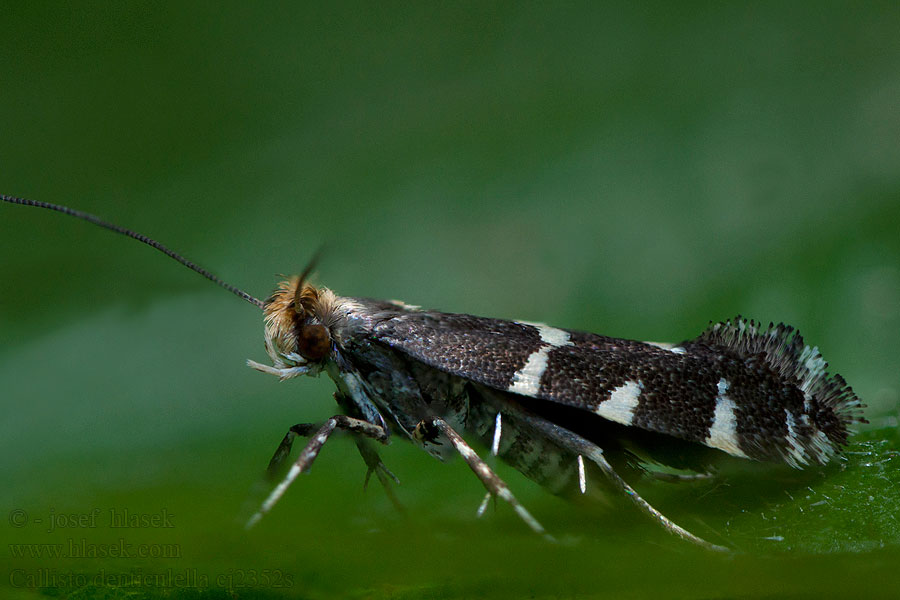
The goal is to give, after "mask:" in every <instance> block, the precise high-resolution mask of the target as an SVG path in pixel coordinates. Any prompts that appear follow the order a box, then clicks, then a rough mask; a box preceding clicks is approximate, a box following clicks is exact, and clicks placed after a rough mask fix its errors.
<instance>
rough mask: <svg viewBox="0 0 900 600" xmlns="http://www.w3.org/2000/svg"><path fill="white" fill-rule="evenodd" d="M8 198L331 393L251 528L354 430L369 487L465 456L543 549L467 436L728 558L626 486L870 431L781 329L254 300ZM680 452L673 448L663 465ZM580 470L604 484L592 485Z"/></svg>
mask: <svg viewBox="0 0 900 600" xmlns="http://www.w3.org/2000/svg"><path fill="white" fill-rule="evenodd" d="M0 198H2V199H3V201H5V202H9V203H13V204H21V205H27V206H36V207H39V208H46V209H50V210H55V211H58V212H62V213H65V214H68V215H71V216H74V217H77V218H79V219H83V220H86V221H89V222H91V223H94V224H95V225H99V226H101V227H104V228H106V229H110V230H112V231H115V232H116V233H120V234H122V235H126V236H128V237H132V238H134V239H137V240H139V241H141V242H144V243H145V244H148V245H150V246H152V247H154V248H156V249H157V250H160V251H161V252H163V253H165V254H166V255H168V256H170V257H172V258H174V259H175V260H177V261H179V262H180V263H182V264H183V265H185V266H187V267H188V268H190V269H192V270H194V271H197V272H198V273H200V274H201V275H203V276H204V277H206V278H207V279H210V280H211V281H213V282H215V283H217V284H218V285H221V286H222V287H224V288H226V289H227V290H229V291H230V292H232V293H234V294H236V295H237V296H239V297H240V298H242V299H244V300H246V301H247V302H250V303H251V304H253V305H254V306H256V307H258V308H260V309H261V310H262V312H263V318H264V321H265V349H266V352H267V354H268V355H269V358H270V360H271V363H272V364H271V365H269V364H262V363H259V362H256V361H253V360H248V361H247V364H248V365H249V366H250V367H252V368H254V369H256V370H257V371H261V372H262V373H266V374H269V375H274V376H276V377H278V378H279V380H281V381H284V380H287V379H292V378H294V377H298V376H301V375H309V376H318V375H319V374H321V373H323V372H324V373H326V374H327V375H328V376H329V377H330V378H331V379H332V380H333V381H334V382H335V384H336V386H337V392H336V393H335V399H336V400H337V403H338V406H339V408H340V413H339V414H336V415H335V416H333V417H331V418H330V419H328V420H326V421H325V422H324V423H318V424H298V425H294V426H293V427H291V428H290V429H289V430H288V432H287V434H286V435H285V437H284V439H283V440H282V442H281V443H280V445H279V446H278V448H277V450H276V452H275V455H274V456H273V458H272V461H271V463H270V470H275V469H276V468H277V467H278V466H279V465H281V464H283V463H284V462H285V461H286V460H287V459H288V457H289V456H290V452H291V446H292V444H293V441H294V439H295V438H296V437H297V436H300V437H304V438H308V441H307V443H306V445H305V447H304V448H303V450H302V451H301V452H300V454H299V456H298V457H297V458H296V459H295V460H294V462H293V463H292V464H291V466H290V468H289V470H288V471H287V474H286V476H285V477H284V478H283V479H282V480H281V482H280V483H279V484H278V485H277V486H276V487H275V489H274V490H273V491H272V492H271V494H270V495H269V497H268V498H267V499H266V500H265V502H264V503H263V504H262V506H261V507H260V509H259V510H258V512H257V513H256V514H254V515H253V517H252V518H251V519H250V522H249V523H248V525H252V524H253V523H255V522H257V521H258V520H259V519H260V518H261V517H262V516H263V515H264V514H265V513H266V512H268V511H269V510H271V508H272V507H273V506H274V504H275V503H276V502H277V501H278V499H279V498H280V497H281V496H282V495H283V494H284V493H285V491H286V490H287V488H288V486H290V484H291V483H292V482H293V481H294V480H295V479H296V478H297V476H298V475H299V474H300V473H303V472H304V471H306V470H308V469H309V468H310V467H311V465H312V463H313V461H314V460H315V458H316V456H317V455H318V453H319V451H320V450H321V448H322V446H323V445H324V444H325V443H326V442H327V440H328V439H329V437H330V436H331V434H332V433H334V432H335V431H336V430H344V431H346V432H349V433H350V434H351V435H352V436H353V438H354V440H355V441H356V444H357V447H358V448H359V451H360V454H361V455H362V457H363V459H364V460H365V462H366V465H367V467H368V473H367V479H368V476H369V475H371V474H372V473H374V474H376V476H377V477H378V478H379V479H380V480H381V481H382V483H384V484H385V487H386V488H387V489H388V490H389V489H390V488H389V487H388V484H389V479H390V478H392V477H393V475H392V474H391V473H390V471H388V470H387V468H386V467H385V466H384V464H383V463H382V462H381V459H380V457H379V455H378V453H377V452H376V450H375V448H374V447H373V446H372V444H371V442H372V441H374V442H378V443H381V444H387V443H388V442H389V441H390V440H391V439H392V438H393V437H394V436H397V437H401V438H404V439H406V440H410V441H412V442H414V443H416V444H418V445H420V446H421V447H422V448H424V449H425V450H426V451H428V452H429V453H431V454H432V455H434V456H436V457H439V458H444V457H446V456H447V455H449V454H453V453H457V454H460V455H461V456H462V457H463V458H464V459H465V461H466V463H468V465H469V467H471V469H472V471H473V472H474V473H475V475H476V476H477V477H478V478H479V480H481V482H482V484H484V486H485V488H486V489H487V495H486V496H485V502H482V504H481V507H480V508H479V514H480V513H481V512H483V510H484V508H485V506H486V504H487V500H489V499H490V498H491V497H499V498H500V499H502V500H504V501H505V502H507V503H509V504H510V505H511V506H512V507H513V509H514V510H515V511H516V512H517V513H518V515H519V516H520V517H521V518H522V519H523V520H524V521H525V523H527V525H528V526H529V527H531V528H532V529H533V530H534V531H536V532H538V533H541V534H544V535H547V534H546V532H545V531H544V528H543V527H542V526H541V524H540V523H539V522H538V521H537V520H536V519H535V518H534V517H533V516H532V515H531V514H530V513H529V512H528V511H527V510H526V509H525V507H524V506H522V505H521V504H520V503H519V502H518V500H516V498H515V496H514V495H513V494H512V492H511V491H510V489H509V487H508V486H507V485H506V484H505V483H504V482H503V481H502V480H501V479H500V478H499V477H498V476H497V475H496V474H495V473H494V471H493V470H492V469H491V468H490V467H489V466H488V464H487V463H486V462H485V461H484V460H483V459H482V458H481V457H480V456H479V455H478V454H477V453H476V451H475V450H474V449H473V448H472V447H471V446H470V445H469V443H468V442H466V440H465V438H464V435H463V434H465V436H466V437H468V438H469V439H474V440H478V441H479V442H480V443H482V444H483V445H484V446H485V447H487V448H490V452H491V453H492V454H494V455H496V456H499V457H500V458H501V459H503V460H504V461H506V462H507V463H509V464H511V465H512V466H513V467H515V468H516V469H518V470H519V471H521V472H522V473H523V474H525V475H526V476H527V477H529V478H531V479H533V480H535V481H536V482H538V483H540V484H541V485H543V486H545V487H547V488H548V489H549V490H550V491H551V492H554V493H557V494H572V493H576V494H577V493H582V494H584V493H586V492H587V490H588V484H589V483H590V485H591V487H596V488H600V489H601V490H610V489H612V490H616V491H619V492H622V493H624V494H625V495H626V496H627V497H628V498H630V499H631V501H632V502H633V503H634V504H635V505H636V506H637V508H638V509H639V510H641V511H642V512H644V513H645V514H646V515H648V516H649V517H650V518H652V519H654V520H655V521H656V522H657V523H659V524H660V525H662V526H663V527H664V528H665V529H666V530H668V531H669V532H671V533H673V534H675V535H678V536H680V537H681V538H683V539H685V540H688V541H690V542H693V543H695V544H698V545H700V546H702V547H704V548H707V549H710V550H718V551H722V550H726V549H725V548H723V547H722V546H717V545H714V544H711V543H709V542H707V541H705V540H703V539H701V538H699V537H697V536H696V535H694V534H692V533H690V532H689V531H687V530H685V529H684V528H682V527H680V526H679V525H677V524H675V523H674V522H672V521H671V520H670V519H668V518H667V517H666V516H664V515H663V514H662V513H660V512H659V511H658V510H656V509H655V508H653V507H652V506H651V505H650V504H649V503H648V502H647V501H645V500H644V499H643V498H642V497H641V496H640V495H639V494H638V493H637V492H636V491H635V490H634V489H633V488H632V487H631V485H630V484H629V483H627V482H626V480H625V479H624V478H623V476H622V473H626V475H635V474H639V473H643V472H644V469H643V465H644V464H645V463H646V462H655V463H658V464H662V465H667V466H670V467H672V468H674V469H687V470H690V471H693V472H695V473H696V476H697V477H703V476H706V474H705V473H704V468H705V466H706V465H708V464H709V463H708V462H706V459H705V458H703V457H704V456H705V454H704V453H706V452H710V453H719V454H721V453H725V454H728V455H731V456H734V457H739V458H743V459H751V460H758V461H772V462H780V463H786V464H788V465H790V466H792V467H796V468H803V467H805V466H808V465H815V464H826V463H828V462H829V461H831V460H832V459H833V458H834V457H835V456H836V455H837V454H839V453H840V451H841V448H842V447H843V446H844V445H845V444H846V443H847V439H848V436H849V434H850V428H851V427H852V426H853V425H854V424H858V423H865V422H866V421H865V419H863V418H862V414H861V412H862V408H863V405H862V404H861V403H860V401H859V399H858V398H857V397H856V395H855V394H854V393H853V390H852V389H851V388H850V386H848V385H847V384H846V382H845V381H844V379H843V378H842V377H841V376H840V375H836V374H834V375H831V374H829V373H827V371H826V369H827V366H828V365H827V364H826V362H825V361H824V359H823V358H822V357H821V355H820V354H819V352H818V350H817V349H816V348H814V347H810V346H807V345H805V344H804V342H803V338H802V337H801V336H800V335H799V333H797V332H796V331H795V330H794V329H793V328H792V327H789V326H786V325H784V324H779V325H773V324H770V325H769V326H768V327H762V326H760V325H758V324H757V323H755V322H754V321H748V320H745V319H742V318H740V317H738V318H736V319H732V320H729V321H725V322H721V323H718V324H714V325H711V326H710V327H709V328H708V329H707V330H706V331H704V332H703V333H701V334H700V335H699V336H698V337H696V338H695V339H692V340H688V341H685V342H682V343H680V344H674V345H673V344H661V343H654V342H639V341H632V340H624V339H617V338H611V337H606V336H602V335H596V334H593V333H585V332H581V331H573V330H568V329H558V328H555V327H550V326H548V325H544V324H541V323H529V322H525V321H506V320H502V319H490V318H483V317H476V316H472V315H466V314H452V313H443V312H437V311H432V310H422V309H421V308H419V307H417V306H411V305H408V304H404V303H402V302H398V301H382V300H371V299H367V298H347V297H342V296H338V295H337V294H335V293H334V292H332V291H331V290H329V289H328V288H325V287H317V286H314V285H312V284H310V283H309V282H308V281H307V279H308V276H309V273H310V271H311V270H312V268H313V266H314V262H315V261H313V262H312V263H311V264H310V265H309V266H308V267H307V268H306V269H305V271H304V272H303V274H302V275H300V276H299V277H293V278H291V279H288V280H286V281H283V282H282V283H281V284H279V286H278V288H277V289H276V290H275V292H274V293H273V294H272V295H271V296H269V297H268V298H267V299H266V300H265V301H261V300H258V299H256V298H254V297H253V296H251V295H250V294H248V293H246V292H243V291H241V290H240V289H238V288H236V287H234V286H231V285H229V284H227V283H225V282H223V281H222V280H220V279H218V278H217V277H215V276H214V275H212V274H210V273H209V272H207V271H205V270H203V269H202V268H200V267H198V266H197V265H195V264H194V263H192V262H190V261H188V260H187V259H185V258H183V257H182V256H180V255H178V254H176V253H175V252H172V251H171V250H169V249H168V248H166V247H165V246H163V245H161V244H160V243H158V242H156V241H154V240H152V239H150V238H147V237H146V236H143V235H141V234H138V233H135V232H133V231H131V230H128V229H125V228H122V227H119V226H116V225H112V224H110V223H107V222H105V221H103V220H101V219H99V218H98V217H95V216H93V215H90V214H87V213H83V212H80V211H76V210H73V209H70V208H67V207H63V206H59V205H55V204H48V203H43V202H36V201H31V200H26V199H22V198H16V197H12V196H5V195H0ZM673 447H677V448H679V451H677V452H674V453H669V450H670V449H671V448H673ZM685 448H687V449H688V450H690V451H689V452H685V451H684V449H685ZM694 451H696V452H694ZM588 469H590V471H588ZM588 474H590V475H592V476H595V477H593V478H592V480H591V481H590V482H589V481H588ZM682 477H684V476H682ZM548 537H549V536H548Z"/></svg>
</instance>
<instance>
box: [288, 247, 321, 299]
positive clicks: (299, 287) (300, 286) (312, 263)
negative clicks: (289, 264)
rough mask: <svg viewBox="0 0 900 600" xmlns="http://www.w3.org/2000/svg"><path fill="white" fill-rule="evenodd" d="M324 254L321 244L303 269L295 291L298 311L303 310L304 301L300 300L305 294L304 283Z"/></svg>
mask: <svg viewBox="0 0 900 600" xmlns="http://www.w3.org/2000/svg"><path fill="white" fill-rule="evenodd" d="M321 256H322V246H319V249H318V250H316V252H315V254H313V256H312V258H311V259H309V262H308V263H307V264H306V268H305V269H303V272H302V273H301V274H300V277H299V278H298V281H297V289H296V290H295V291H294V307H295V309H296V310H297V312H300V311H301V308H300V307H301V306H302V303H301V302H300V300H301V297H302V294H303V284H304V283H306V278H307V277H309V274H310V273H312V270H313V269H315V268H316V264H318V262H319V258H320V257H321Z"/></svg>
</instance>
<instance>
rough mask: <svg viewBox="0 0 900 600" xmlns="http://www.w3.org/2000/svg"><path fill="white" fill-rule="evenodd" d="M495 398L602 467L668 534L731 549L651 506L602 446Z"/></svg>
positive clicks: (564, 446)
mask: <svg viewBox="0 0 900 600" xmlns="http://www.w3.org/2000/svg"><path fill="white" fill-rule="evenodd" d="M494 398H495V399H496V400H497V401H499V402H501V403H502V404H503V406H504V412H507V413H510V414H514V415H515V416H516V417H518V418H520V419H522V421H524V422H525V423H527V424H528V425H530V426H531V427H534V428H535V429H536V430H537V431H539V432H541V433H543V434H545V435H547V436H548V437H549V438H551V439H552V440H554V441H555V442H556V443H557V444H559V445H560V447H562V448H565V449H566V450H568V451H570V452H572V453H573V454H576V455H581V456H584V457H585V458H587V459H589V460H590V461H591V462H593V463H594V464H595V465H597V466H598V467H600V470H601V471H602V472H603V474H604V475H605V476H606V477H607V479H608V480H609V481H610V483H612V485H613V486H615V487H617V488H619V489H620V490H621V491H622V492H623V493H624V494H625V495H626V496H628V497H629V498H630V499H631V501H632V502H634V504H635V505H636V506H637V507H638V508H639V509H640V510H641V511H642V512H644V513H645V514H647V515H649V516H650V517H651V518H652V519H654V520H655V521H656V522H658V523H659V524H660V525H662V526H663V528H664V529H665V530H666V531H668V532H669V533H672V534H674V535H677V536H678V537H680V538H681V539H683V540H687V541H689V542H693V543H694V544H697V545H698V546H701V547H703V548H706V549H707V550H715V551H717V552H729V550H728V548H725V547H723V546H717V545H716V544H711V543H709V542H707V541H706V540H704V539H703V538H700V537H697V536H696V535H694V534H693V533H691V532H690V531H688V530H687V529H684V528H683V527H681V526H679V525H677V524H676V523H675V522H673V521H671V520H670V519H669V518H668V517H667V516H665V515H664V514H662V513H661V512H659V511H658V510H656V509H655V508H653V506H651V505H650V503H649V502H647V501H646V500H644V499H643V498H642V497H641V496H640V494H638V493H637V492H636V491H635V490H634V488H632V487H631V486H630V485H628V483H627V482H626V481H625V480H624V479H622V477H621V476H620V475H619V474H618V473H616V471H615V469H613V467H612V465H611V464H609V461H608V460H606V457H605V456H604V455H603V449H602V448H600V447H599V446H597V445H596V444H594V443H593V442H590V441H588V440H586V439H584V438H583V437H581V436H579V435H577V434H575V433H572V432H571V431H569V430H568V429H563V428H562V427H560V426H558V425H556V424H555V423H552V422H550V421H548V420H546V419H543V418H541V417H538V416H536V415H534V414H532V413H530V412H528V411H527V410H525V409H523V408H522V407H521V406H519V404H518V403H516V402H514V401H512V400H510V399H509V398H506V397H502V396H501V395H500V394H497V395H496V396H495V397H494Z"/></svg>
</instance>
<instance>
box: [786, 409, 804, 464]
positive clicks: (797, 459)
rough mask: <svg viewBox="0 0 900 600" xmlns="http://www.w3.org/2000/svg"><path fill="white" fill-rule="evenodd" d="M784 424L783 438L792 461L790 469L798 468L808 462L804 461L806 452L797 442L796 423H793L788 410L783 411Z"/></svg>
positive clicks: (792, 416)
mask: <svg viewBox="0 0 900 600" xmlns="http://www.w3.org/2000/svg"><path fill="white" fill-rule="evenodd" d="M784 414H785V415H786V417H785V422H786V423H787V435H786V436H785V440H786V441H787V443H788V454H790V455H791V458H792V459H793V461H794V464H792V465H791V466H792V467H799V466H800V465H805V464H806V463H807V462H808V461H807V460H806V451H805V450H804V449H803V446H802V445H801V444H800V442H799V441H797V431H796V429H795V426H796V422H795V421H794V415H792V414H791V411H789V410H788V409H784Z"/></svg>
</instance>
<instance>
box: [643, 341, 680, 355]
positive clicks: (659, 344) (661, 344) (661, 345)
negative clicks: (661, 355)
mask: <svg viewBox="0 0 900 600" xmlns="http://www.w3.org/2000/svg"><path fill="white" fill-rule="evenodd" d="M644 343H645V344H647V345H648V346H656V347H657V348H662V349H663V350H668V351H669V352H672V353H673V354H686V353H687V351H686V350H685V349H684V348H682V347H681V346H676V345H675V344H668V343H666V342H644Z"/></svg>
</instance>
